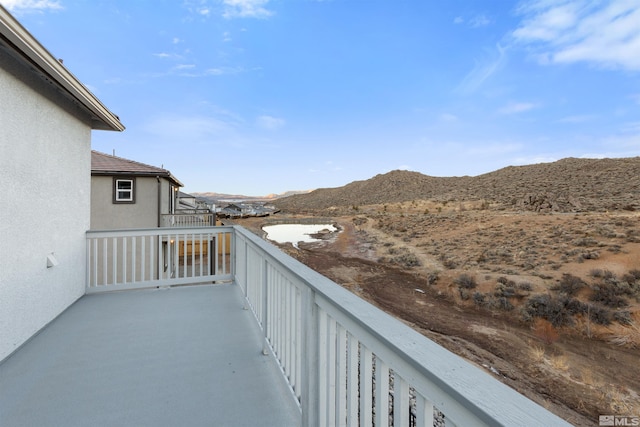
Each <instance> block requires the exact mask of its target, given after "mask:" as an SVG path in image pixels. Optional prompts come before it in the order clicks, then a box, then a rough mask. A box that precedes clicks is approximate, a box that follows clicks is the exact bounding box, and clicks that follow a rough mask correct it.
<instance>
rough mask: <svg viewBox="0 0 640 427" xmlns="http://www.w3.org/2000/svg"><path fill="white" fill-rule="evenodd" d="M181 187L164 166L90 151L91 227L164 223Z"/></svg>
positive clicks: (149, 225)
mask: <svg viewBox="0 0 640 427" xmlns="http://www.w3.org/2000/svg"><path fill="white" fill-rule="evenodd" d="M182 186H183V185H182V183H181V182H180V181H178V179H177V178H176V177H174V176H173V175H172V174H171V172H169V171H168V170H166V169H163V168H159V167H156V166H151V165H147V164H144V163H140V162H136V161H133V160H128V159H124V158H122V157H117V156H113V155H109V154H104V153H100V152H98V151H92V152H91V229H92V230H111V229H123V228H153V227H161V226H164V225H166V224H164V223H165V222H167V221H168V220H170V219H171V217H170V214H174V213H176V210H177V209H178V206H177V205H178V203H177V201H178V192H179V188H180V187H182Z"/></svg>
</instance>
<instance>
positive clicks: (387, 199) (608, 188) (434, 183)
mask: <svg viewBox="0 0 640 427" xmlns="http://www.w3.org/2000/svg"><path fill="white" fill-rule="evenodd" d="M639 195H640V157H633V158H623V159H575V158H567V159H563V160H559V161H557V162H553V163H541V164H536V165H528V166H510V167H507V168H504V169H500V170H497V171H495V172H491V173H487V174H484V175H479V176H475V177H470V176H464V177H445V178H443V177H432V176H427V175H423V174H421V173H418V172H409V171H392V172H389V173H386V174H383V175H377V176H375V177H373V178H371V179H368V180H365V181H355V182H352V183H350V184H348V185H345V186H343V187H339V188H322V189H318V190H315V191H312V192H310V193H308V194H299V195H294V196H290V197H286V198H283V199H279V200H277V202H276V204H277V206H278V207H279V208H280V209H283V210H287V211H291V212H302V211H322V210H327V209H331V208H333V209H334V210H335V209H337V208H340V207H345V206H347V207H353V206H360V205H374V204H384V203H398V202H406V201H411V200H433V201H439V202H452V201H455V202H460V201H475V202H478V203H482V204H484V206H485V207H487V208H489V207H490V208H492V209H499V210H505V209H507V210H511V209H516V210H526V211H542V212H604V211H616V210H627V211H634V210H638V209H640V201H639V200H638V196H639Z"/></svg>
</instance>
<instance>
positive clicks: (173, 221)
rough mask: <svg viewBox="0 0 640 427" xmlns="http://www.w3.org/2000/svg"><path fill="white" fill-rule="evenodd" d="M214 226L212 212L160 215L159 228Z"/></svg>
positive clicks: (214, 218) (214, 216)
mask: <svg viewBox="0 0 640 427" xmlns="http://www.w3.org/2000/svg"><path fill="white" fill-rule="evenodd" d="M214 225H216V214H215V213H213V212H197V211H195V210H194V212H189V213H183V212H180V213H175V214H163V215H161V225H160V226H161V227H210V226H214Z"/></svg>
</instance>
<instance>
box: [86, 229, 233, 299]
mask: <svg viewBox="0 0 640 427" xmlns="http://www.w3.org/2000/svg"><path fill="white" fill-rule="evenodd" d="M233 234H234V232H233V229H232V228H231V227H200V228H196V227H190V228H153V229H144V230H110V231H88V232H87V278H86V292H87V293H94V292H103V291H114V290H124V289H138V288H147V287H158V286H173V285H183V284H192V283H205V282H209V283H210V282H214V281H223V280H232V279H233V270H232V267H233V262H232V258H233V253H234V251H233Z"/></svg>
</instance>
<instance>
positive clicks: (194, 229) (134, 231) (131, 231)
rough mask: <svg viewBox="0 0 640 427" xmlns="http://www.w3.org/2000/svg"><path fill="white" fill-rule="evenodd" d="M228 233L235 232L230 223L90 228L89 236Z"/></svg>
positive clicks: (87, 234) (87, 233)
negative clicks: (114, 228)
mask: <svg viewBox="0 0 640 427" xmlns="http://www.w3.org/2000/svg"><path fill="white" fill-rule="evenodd" d="M181 232H184V233H188V234H191V233H199V232H202V233H203V234H205V233H221V232H222V233H227V232H233V227H232V226H228V225H219V226H203V227H199V226H185V227H157V228H127V229H118V230H88V231H87V232H86V236H87V237H112V236H113V237H117V236H154V235H166V234H177V233H181Z"/></svg>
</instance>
